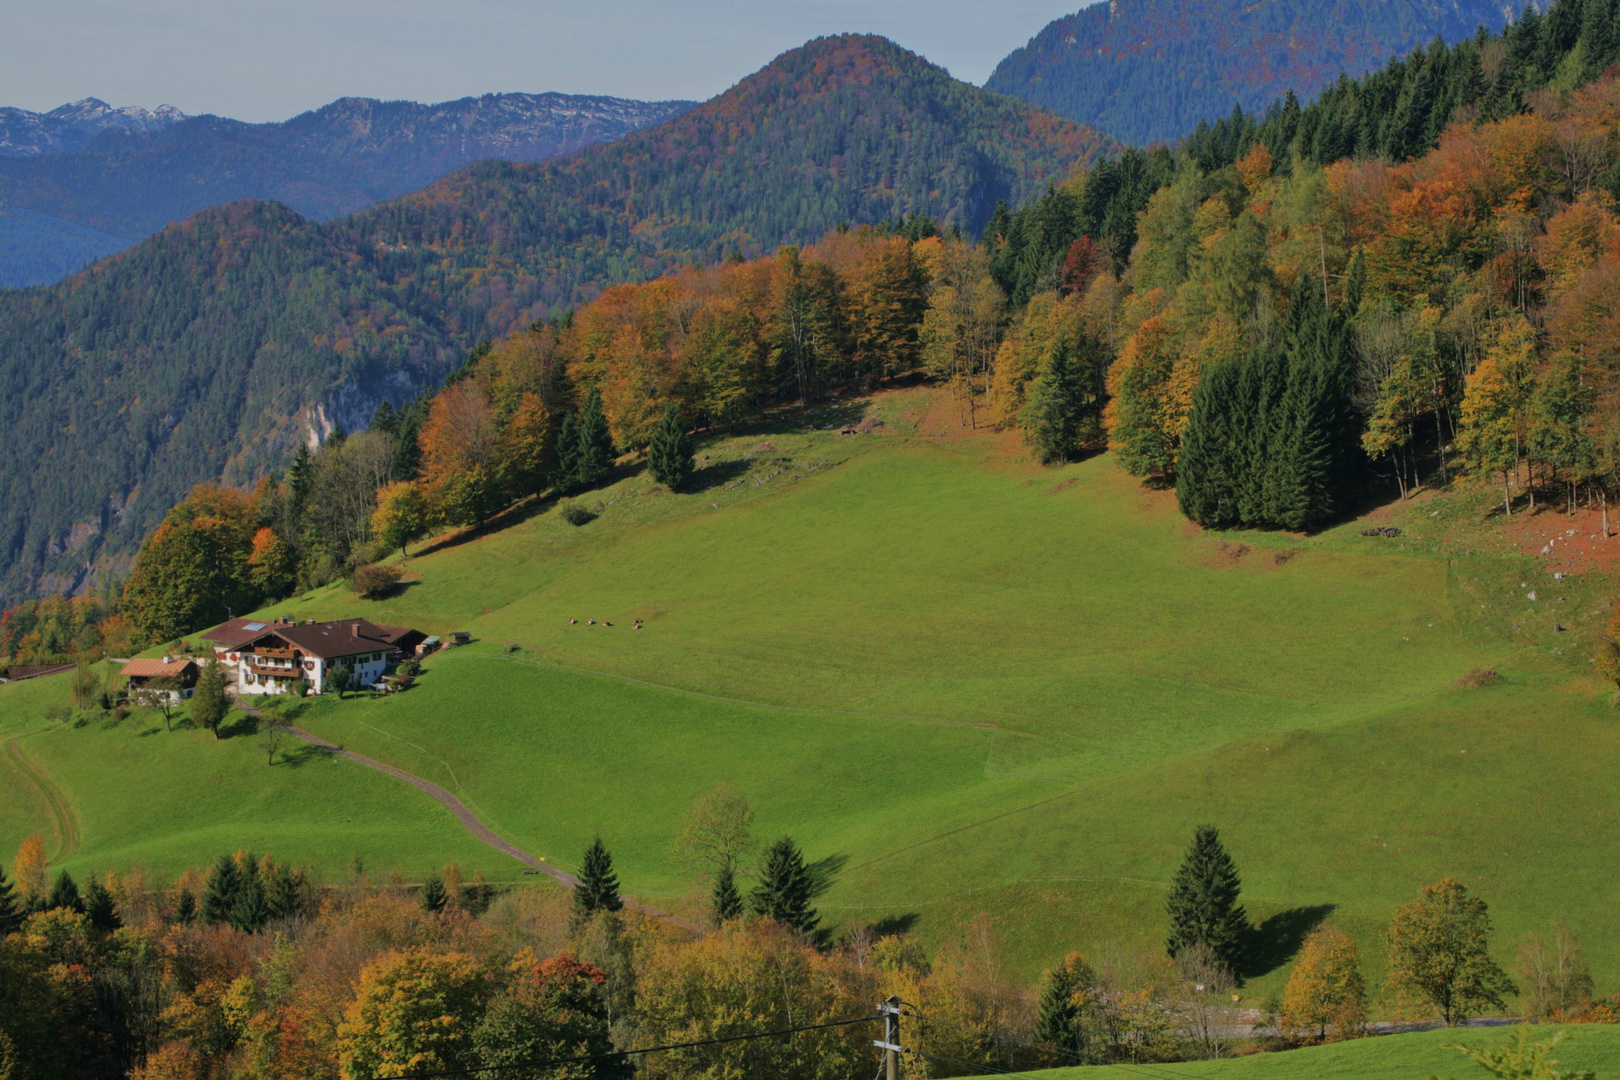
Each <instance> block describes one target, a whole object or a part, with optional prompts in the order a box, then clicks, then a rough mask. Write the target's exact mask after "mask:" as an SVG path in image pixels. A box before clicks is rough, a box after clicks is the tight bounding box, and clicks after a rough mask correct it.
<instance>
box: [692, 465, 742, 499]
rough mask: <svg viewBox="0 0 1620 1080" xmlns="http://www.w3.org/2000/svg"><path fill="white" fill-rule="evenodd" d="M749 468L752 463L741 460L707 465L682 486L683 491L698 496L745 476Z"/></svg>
mask: <svg viewBox="0 0 1620 1080" xmlns="http://www.w3.org/2000/svg"><path fill="white" fill-rule="evenodd" d="M749 467H750V463H749V462H747V461H744V460H743V459H741V458H738V459H736V460H735V461H716V462H715V463H714V464H712V465H705V466H704V467H703V468H701V469H698V470H696V471H694V472H693V473H692V475H691V477H690V478H689V479H688V480H687V481H686V483H684V484H682V485H681V490H682V491H685V492H687V493H688V494H692V495H696V494H697V493H698V492H700V491H708V490H709V489H710V488H716V487H720V486H721V485H722V484H725V483H727V482H729V481H731V480H735V479H736V478H737V477H739V476H743V475H745V474H746V473H747V472H748V469H749Z"/></svg>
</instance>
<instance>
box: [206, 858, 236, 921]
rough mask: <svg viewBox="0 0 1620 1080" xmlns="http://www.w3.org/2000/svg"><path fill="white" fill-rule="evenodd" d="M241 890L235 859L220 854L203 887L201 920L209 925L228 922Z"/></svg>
mask: <svg viewBox="0 0 1620 1080" xmlns="http://www.w3.org/2000/svg"><path fill="white" fill-rule="evenodd" d="M241 890H242V876H241V874H240V873H239V872H238V871H237V867H236V860H235V859H233V858H231V857H230V856H229V855H221V856H220V857H219V861H218V862H216V863H214V869H213V870H212V871H211V872H210V873H209V875H208V885H207V886H206V887H205V888H204V889H203V900H202V918H203V922H205V923H209V924H211V925H218V924H219V923H228V922H230V921H231V913H232V912H233V911H235V910H236V898H237V895H238V894H239V893H240V892H241Z"/></svg>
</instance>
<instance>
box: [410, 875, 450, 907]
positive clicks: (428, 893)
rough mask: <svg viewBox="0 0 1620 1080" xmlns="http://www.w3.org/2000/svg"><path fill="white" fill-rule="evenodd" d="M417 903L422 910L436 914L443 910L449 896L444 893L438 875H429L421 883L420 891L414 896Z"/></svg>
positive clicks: (442, 880)
mask: <svg viewBox="0 0 1620 1080" xmlns="http://www.w3.org/2000/svg"><path fill="white" fill-rule="evenodd" d="M416 901H417V903H419V904H421V905H422V910H423V911H427V912H432V913H433V914H438V913H439V912H441V911H443V910H444V906H445V904H446V903H447V902H448V901H449V896H448V895H447V894H446V893H445V891H444V879H443V878H442V877H440V876H439V875H438V874H429V875H428V879H427V880H426V881H424V882H423V883H422V891H421V892H419V893H417V895H416Z"/></svg>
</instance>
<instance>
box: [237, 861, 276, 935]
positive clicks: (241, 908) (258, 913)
mask: <svg viewBox="0 0 1620 1080" xmlns="http://www.w3.org/2000/svg"><path fill="white" fill-rule="evenodd" d="M236 880H237V885H236V902H235V903H234V904H232V905H231V914H230V924H231V925H232V926H234V927H236V928H237V929H238V930H240V931H242V932H243V933H244V934H252V933H256V932H257V931H258V930H259V928H260V927H262V926H264V924H265V923H266V922H268V921H269V920H270V909H269V906H268V905H267V904H266V903H265V896H264V882H263V880H261V879H260V877H259V867H258V862H257V860H255V859H254V857H253V853H252V852H251V851H250V852H248V854H247V857H246V858H244V859H243V860H242V866H241V868H240V870H239V872H238V874H237V879H236Z"/></svg>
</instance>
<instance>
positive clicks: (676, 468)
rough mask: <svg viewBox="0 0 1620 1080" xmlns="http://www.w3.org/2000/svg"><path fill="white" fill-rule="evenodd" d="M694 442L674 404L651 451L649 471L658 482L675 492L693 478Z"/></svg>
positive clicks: (648, 461) (666, 414) (659, 430)
mask: <svg viewBox="0 0 1620 1080" xmlns="http://www.w3.org/2000/svg"><path fill="white" fill-rule="evenodd" d="M692 468H693V463H692V439H691V437H690V436H688V435H687V434H686V425H685V424H683V423H681V417H680V413H678V412H677V411H676V409H675V406H674V405H673V404H672V405H670V406H669V407H668V408H666V409H665V410H664V418H663V419H662V420H660V421H659V422H658V427H657V428H655V429H654V430H653V437H652V445H651V446H650V447H649V448H648V450H647V471H648V472H650V473H652V477H653V479H654V480H656V481H658V482H659V483H660V484H663V485H664V486H665V487H667V488H669V490H671V491H675V490H677V489H678V488H680V486H681V485H682V484H684V483H686V481H687V479H688V478H689V477H691V475H692Z"/></svg>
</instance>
